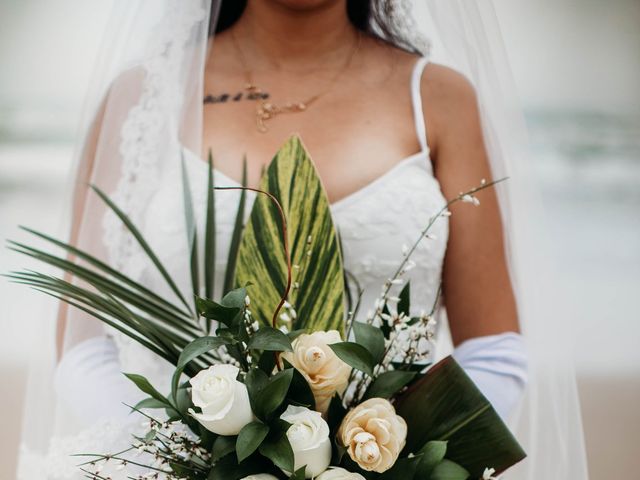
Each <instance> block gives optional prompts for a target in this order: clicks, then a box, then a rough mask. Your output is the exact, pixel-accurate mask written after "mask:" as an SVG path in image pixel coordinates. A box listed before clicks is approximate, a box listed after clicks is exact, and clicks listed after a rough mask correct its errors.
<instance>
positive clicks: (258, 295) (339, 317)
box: [236, 136, 344, 333]
mask: <svg viewBox="0 0 640 480" xmlns="http://www.w3.org/2000/svg"><path fill="white" fill-rule="evenodd" d="M260 189H261V190H263V191H266V192H269V193H270V194H272V195H273V196H274V197H275V198H276V199H277V200H278V202H279V203H280V205H281V206H282V210H283V212H284V216H285V219H286V226H287V237H286V238H287V240H288V245H289V253H290V258H291V263H292V265H293V281H294V282H296V284H297V285H298V286H297V288H295V289H292V290H291V291H290V293H289V296H288V301H289V302H290V303H291V304H292V305H293V307H294V308H295V310H296V312H297V319H296V320H295V322H294V324H293V325H292V326H289V328H290V329H291V328H293V329H298V328H308V329H309V330H310V331H314V330H332V329H333V330H339V331H340V332H341V333H342V332H343V330H344V325H343V323H344V305H343V296H344V278H343V269H342V259H341V256H340V249H339V246H338V240H337V235H336V231H335V228H334V225H333V221H332V218H331V210H330V205H329V201H328V199H327V195H326V192H325V191H324V188H323V186H322V183H321V181H320V178H319V177H318V174H317V172H316V169H315V167H314V165H313V162H312V161H311V159H310V158H309V155H308V154H307V152H306V151H305V149H304V147H303V145H302V142H301V141H300V139H299V138H298V137H297V136H292V137H291V138H290V139H289V140H288V141H287V142H286V143H285V144H284V145H283V147H282V148H281V149H280V150H279V151H278V153H277V154H276V156H275V157H274V159H273V161H272V162H271V164H270V165H269V167H268V169H267V171H266V174H265V175H264V176H263V178H262V181H261V183H260ZM296 266H297V267H296ZM286 282H287V259H286V256H285V250H284V244H283V224H282V220H281V217H280V213H279V211H278V208H277V206H276V205H275V204H274V202H273V201H272V199H271V198H269V197H268V196H267V195H264V194H259V195H258V196H257V198H256V201H255V202H254V204H253V208H252V210H251V216H250V218H249V222H248V223H247V226H246V227H245V230H244V233H243V235H242V240H241V242H240V249H239V252H238V264H237V269H236V284H237V285H246V284H247V283H251V284H253V285H256V288H254V289H251V291H250V296H251V298H252V300H253V303H252V312H253V315H254V317H255V318H256V319H257V320H258V321H259V322H260V323H261V324H263V325H271V318H272V316H273V313H274V311H275V309H276V307H277V305H278V303H279V302H280V299H281V297H282V295H283V293H284V291H285V287H286Z"/></svg>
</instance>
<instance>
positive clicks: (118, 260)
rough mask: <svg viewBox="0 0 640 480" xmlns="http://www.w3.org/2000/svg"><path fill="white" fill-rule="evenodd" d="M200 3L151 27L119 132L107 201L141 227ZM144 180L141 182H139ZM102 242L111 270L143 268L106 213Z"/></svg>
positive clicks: (173, 8)
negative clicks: (134, 99) (133, 100)
mask: <svg viewBox="0 0 640 480" xmlns="http://www.w3.org/2000/svg"><path fill="white" fill-rule="evenodd" d="M206 13H207V12H206V10H205V9H204V8H203V7H202V5H201V4H200V2H184V0H174V1H172V2H170V3H169V5H168V10H167V11H166V12H165V13H164V15H163V17H162V19H161V21H160V22H159V23H158V25H157V26H156V27H155V28H154V31H153V33H152V35H151V37H150V40H149V42H148V45H147V48H148V51H147V52H146V54H145V55H144V60H143V62H142V63H141V66H142V67H143V68H144V70H145V77H144V79H143V86H142V94H141V95H140V98H139V101H138V103H137V104H136V105H135V106H134V107H133V108H131V110H130V111H129V113H128V115H127V118H126V120H125V122H124V124H123V125H122V129H121V132H120V135H121V142H120V155H121V157H122V165H121V175H120V179H119V181H118V184H117V186H116V189H115V191H114V192H111V194H110V197H111V199H112V200H113V201H114V202H115V203H116V205H118V207H119V208H120V209H122V211H123V212H124V213H126V214H127V215H128V216H129V217H130V218H131V220H132V221H133V222H134V223H135V224H137V225H139V224H140V221H141V219H142V216H143V215H142V214H143V212H144V207H145V205H146V204H147V201H148V200H149V197H150V196H151V194H152V193H153V192H154V191H155V189H156V185H157V183H158V180H159V175H160V157H161V156H162V153H163V151H164V147H165V146H166V141H167V138H169V137H167V135H165V133H166V131H167V129H168V127H170V125H167V119H170V118H176V115H175V114H173V113H172V112H178V111H179V109H180V107H181V104H180V103H181V99H182V97H183V96H182V95H181V92H180V91H179V89H180V85H182V83H183V82H180V81H179V80H178V78H179V75H180V74H181V72H182V67H183V60H184V56H185V51H186V50H187V48H188V47H187V44H188V42H189V39H190V37H191V35H192V33H193V30H194V27H196V26H197V25H198V24H199V23H200V22H202V21H203V20H204V19H205V18H206ZM141 179H144V181H139V180H141ZM103 229H104V237H103V238H104V243H105V247H106V248H107V251H108V257H109V261H110V262H111V265H113V266H114V267H116V268H117V269H119V270H121V271H122V272H123V273H125V274H127V275H135V274H136V273H137V272H139V271H140V269H141V268H143V263H144V256H143V255H141V253H142V252H141V251H140V248H139V246H138V244H137V242H136V241H135V239H134V238H133V237H132V235H130V234H129V233H128V232H127V231H126V229H124V228H123V226H122V222H121V221H120V220H119V219H118V218H117V217H116V215H115V214H114V213H113V212H111V211H110V210H109V211H107V212H106V214H105V216H104V219H103Z"/></svg>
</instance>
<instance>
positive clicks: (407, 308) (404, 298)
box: [398, 282, 411, 317]
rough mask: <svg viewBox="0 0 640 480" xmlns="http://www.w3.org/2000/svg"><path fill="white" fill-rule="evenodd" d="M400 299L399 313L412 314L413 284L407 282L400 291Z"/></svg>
mask: <svg viewBox="0 0 640 480" xmlns="http://www.w3.org/2000/svg"><path fill="white" fill-rule="evenodd" d="M399 297H400V301H399V302H398V314H400V313H404V314H405V315H406V316H407V317H408V316H410V315H411V300H410V299H411V284H410V282H407V283H406V284H405V286H404V287H402V290H401V291H400V295H399Z"/></svg>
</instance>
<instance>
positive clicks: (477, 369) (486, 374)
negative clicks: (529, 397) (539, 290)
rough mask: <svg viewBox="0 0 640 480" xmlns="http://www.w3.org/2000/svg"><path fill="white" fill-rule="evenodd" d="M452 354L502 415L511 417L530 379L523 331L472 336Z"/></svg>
mask: <svg viewBox="0 0 640 480" xmlns="http://www.w3.org/2000/svg"><path fill="white" fill-rule="evenodd" d="M453 358H455V360H456V361H457V362H458V363H459V364H460V366H461V367H462V368H463V369H464V370H465V372H466V373H467V375H469V377H471V379H472V380H473V382H474V383H475V384H476V386H477V387H478V388H479V389H480V391H481V392H482V393H483V395H484V396H485V397H487V399H488V400H489V401H490V402H491V405H493V408H494V409H495V410H496V412H498V414H499V415H500V417H502V418H503V419H508V418H509V416H510V414H511V413H513V410H514V409H515V407H517V406H518V403H519V402H520V400H521V398H522V395H523V393H524V388H525V385H526V383H527V354H526V349H525V344H524V339H523V338H522V335H520V334H518V333H514V332H508V333H501V334H498V335H489V336H486V337H477V338H471V339H469V340H466V341H464V342H462V343H461V344H460V345H458V346H457V347H456V348H455V349H454V351H453Z"/></svg>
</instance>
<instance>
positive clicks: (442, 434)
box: [395, 356, 525, 478]
mask: <svg viewBox="0 0 640 480" xmlns="http://www.w3.org/2000/svg"><path fill="white" fill-rule="evenodd" d="M395 407H396V411H397V412H398V414H399V415H400V416H402V417H403V418H404V419H405V420H407V422H408V423H409V424H410V425H411V428H409V432H408V435H407V446H406V450H407V451H409V452H417V451H419V450H420V449H421V448H422V447H423V446H424V445H425V444H426V443H427V442H430V441H432V440H443V441H444V440H446V441H447V458H448V459H450V460H451V461H453V462H455V463H458V464H460V465H464V467H465V468H466V469H467V470H468V471H469V473H470V475H471V477H472V478H479V477H481V476H482V473H483V471H484V469H485V467H486V466H487V465H491V466H492V467H493V468H495V469H496V470H497V471H498V472H501V471H504V470H506V469H507V468H509V467H510V466H512V465H514V464H515V463H517V462H519V461H520V460H522V459H523V458H524V457H525V453H524V451H523V450H522V448H521V447H520V445H519V444H518V442H517V441H516V439H515V438H514V437H513V435H512V434H511V432H510V431H509V429H508V428H507V426H506V425H505V424H504V423H503V421H502V420H501V419H500V417H499V416H498V414H497V413H496V412H495V411H494V410H493V408H492V407H491V404H490V403H489V401H488V400H487V399H486V398H485V397H484V396H483V395H482V393H480V391H479V390H478V388H477V387H476V386H475V385H474V383H473V381H472V380H471V379H470V378H469V377H468V376H467V374H466V373H465V372H464V370H463V369H462V368H461V367H460V366H459V365H458V364H457V363H456V361H455V360H454V359H453V358H452V357H450V356H449V357H446V358H445V359H443V360H441V361H440V362H438V363H437V364H435V365H433V366H432V367H431V368H430V369H429V370H428V371H427V373H426V374H425V375H424V376H423V377H422V378H421V379H420V380H419V381H416V382H414V383H413V384H412V385H411V386H410V387H409V389H408V390H407V391H406V392H405V393H403V394H402V395H400V396H399V397H398V398H397V399H396V403H395Z"/></svg>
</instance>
